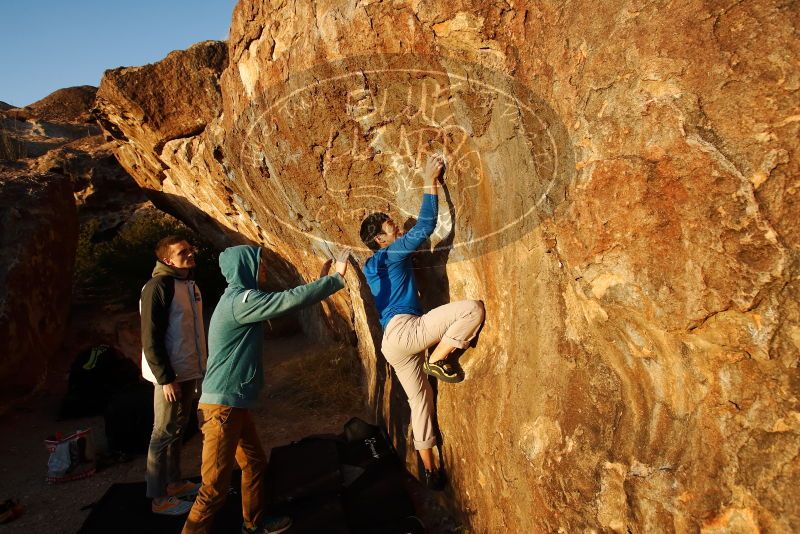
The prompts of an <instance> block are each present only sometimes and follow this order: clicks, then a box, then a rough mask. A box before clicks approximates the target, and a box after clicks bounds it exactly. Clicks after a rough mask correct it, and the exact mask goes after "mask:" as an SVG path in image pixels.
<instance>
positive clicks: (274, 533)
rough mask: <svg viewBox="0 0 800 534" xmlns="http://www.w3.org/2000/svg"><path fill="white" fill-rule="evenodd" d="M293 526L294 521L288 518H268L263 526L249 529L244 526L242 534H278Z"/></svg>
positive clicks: (262, 522)
mask: <svg viewBox="0 0 800 534" xmlns="http://www.w3.org/2000/svg"><path fill="white" fill-rule="evenodd" d="M291 526H292V519H291V518H290V517H286V516H271V515H268V516H266V517H265V518H264V519H263V520H262V521H261V526H258V527H253V528H247V527H246V526H244V525H242V534H278V533H279V532H283V531H285V530H288V529H289V527H291Z"/></svg>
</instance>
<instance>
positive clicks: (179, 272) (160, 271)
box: [151, 260, 194, 280]
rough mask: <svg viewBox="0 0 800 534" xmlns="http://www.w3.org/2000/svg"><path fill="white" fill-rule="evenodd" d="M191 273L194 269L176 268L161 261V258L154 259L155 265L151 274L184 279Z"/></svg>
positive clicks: (190, 275) (189, 276)
mask: <svg viewBox="0 0 800 534" xmlns="http://www.w3.org/2000/svg"><path fill="white" fill-rule="evenodd" d="M193 274H194V269H176V268H175V267H171V266H169V265H167V264H166V263H163V262H162V261H161V260H156V266H155V267H153V274H152V275H151V276H152V277H154V278H155V277H156V276H171V277H173V278H177V279H178V280H186V279H187V278H191V277H192V275H193Z"/></svg>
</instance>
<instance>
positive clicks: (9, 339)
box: [0, 167, 78, 411]
mask: <svg viewBox="0 0 800 534" xmlns="http://www.w3.org/2000/svg"><path fill="white" fill-rule="evenodd" d="M0 228H2V240H1V241H0V355H2V356H1V357H0V383H1V384H2V385H3V387H2V389H1V390H0V411H3V410H5V409H6V408H7V407H8V404H9V402H11V401H12V400H19V399H21V398H23V397H25V396H26V395H27V394H29V393H32V392H33V391H35V390H36V388H37V387H39V386H41V385H42V384H43V383H44V380H45V378H46V377H47V370H48V367H49V365H50V363H51V362H52V361H53V358H54V356H57V351H58V349H59V347H60V345H61V340H62V339H63V337H64V333H65V329H66V326H67V320H68V317H69V313H68V312H69V306H70V295H71V291H72V269H73V264H74V261H75V247H76V244H77V239H78V219H77V213H76V209H75V201H74V199H73V195H72V186H71V184H70V181H69V179H68V178H66V177H65V176H63V175H58V174H53V173H39V174H34V173H29V172H28V171H27V170H26V169H20V168H17V167H12V168H8V167H3V168H0Z"/></svg>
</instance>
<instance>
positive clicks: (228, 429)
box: [183, 245, 349, 534]
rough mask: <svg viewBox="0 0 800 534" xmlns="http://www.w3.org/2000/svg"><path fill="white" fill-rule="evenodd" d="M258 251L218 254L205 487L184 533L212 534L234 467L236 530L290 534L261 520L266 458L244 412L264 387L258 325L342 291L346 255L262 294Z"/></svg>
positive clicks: (206, 399)
mask: <svg viewBox="0 0 800 534" xmlns="http://www.w3.org/2000/svg"><path fill="white" fill-rule="evenodd" d="M261 252H262V249H260V248H258V247H252V246H247V245H242V246H238V247H231V248H228V249H226V250H224V251H223V252H222V254H220V256H219V266H220V269H221V270H222V274H223V275H224V276H225V279H226V280H227V282H228V287H227V288H226V289H225V292H224V293H223V294H222V298H220V301H219V304H217V307H216V309H214V315H212V317H211V325H210V326H209V335H208V344H209V358H208V371H207V373H206V377H205V379H204V380H203V395H202V396H201V397H200V405H199V410H198V412H199V419H200V426H201V430H202V432H203V466H202V470H201V472H202V475H203V486H202V487H201V488H200V492H199V493H198V495H197V500H195V503H194V506H193V507H192V511H191V512H190V513H189V518H188V519H187V520H186V525H185V526H184V527H183V533H184V534H190V533H199V532H204V533H205V532H210V531H211V525H212V522H213V519H214V513H215V512H216V511H217V510H219V508H220V507H221V506H222V505H223V504H224V503H225V498H226V497H227V494H228V488H229V487H230V482H231V473H232V471H233V467H234V462H235V463H238V464H239V467H241V468H242V515H243V517H244V523H245V524H244V526H243V527H242V532H243V533H245V534H249V533H256V532H257V533H260V534H276V533H278V532H283V531H284V530H286V529H288V528H289V527H290V526H291V524H292V522H291V520H290V519H289V518H288V517H270V516H267V515H265V514H264V500H263V493H264V491H263V484H262V482H263V475H264V470H265V468H266V465H267V457H266V455H265V454H264V450H263V449H262V447H261V441H260V440H259V438H258V434H257V433H256V427H255V424H254V423H253V418H252V416H251V414H250V410H251V409H252V408H253V407H254V406H255V404H256V402H257V400H258V394H259V392H260V391H261V388H262V387H263V385H264V367H263V363H262V351H263V344H264V327H263V324H264V321H266V320H268V319H272V318H273V317H278V316H279V315H283V314H285V313H288V312H290V311H294V310H297V309H300V308H303V307H305V306H310V305H312V304H315V303H317V302H319V301H321V300H323V299H325V298H327V297H328V296H330V295H332V294H333V293H335V292H337V291H339V290H340V289H342V288H343V287H344V278H343V276H344V274H345V273H346V272H347V263H346V258H347V253H348V252H349V251H346V253H345V255H342V256H340V258H339V261H337V263H336V272H335V273H334V274H332V275H330V276H327V274H328V270H329V269H330V266H331V263H330V261H329V262H327V263H326V264H325V266H324V267H323V270H322V274H321V276H320V278H319V280H316V281H314V282H311V283H310V284H306V285H304V286H299V287H296V288H294V289H289V290H288V291H281V292H278V293H269V292H266V291H261V290H260V288H263V287H264V284H265V283H266V281H267V265H266V263H265V262H264V259H263V258H262V256H261Z"/></svg>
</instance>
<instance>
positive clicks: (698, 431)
mask: <svg viewBox="0 0 800 534" xmlns="http://www.w3.org/2000/svg"><path fill="white" fill-rule="evenodd" d="M664 9H665V7H664V6H661V5H659V4H647V5H644V4H637V3H631V2H627V1H612V2H603V3H597V2H588V1H579V2H574V3H570V4H564V5H559V6H556V7H553V6H547V5H542V4H540V3H533V2H522V3H515V4H514V6H513V7H511V6H510V5H509V4H507V3H506V2H499V1H489V2H485V1H482V2H478V1H467V2H458V3H447V2H437V1H433V2H429V1H423V2H412V1H407V2H406V1H400V2H390V3H372V4H369V5H366V6H362V5H358V6H356V5H354V4H352V3H346V2H343V1H342V2H338V1H336V2H329V3H327V4H325V5H324V6H323V5H322V4H320V3H306V2H296V1H290V2H286V3H283V4H280V5H269V6H268V5H266V4H264V3H263V2H256V1H252V0H241V1H240V2H239V3H238V5H237V7H236V9H235V11H234V14H233V21H232V25H231V31H230V40H229V42H228V44H227V54H225V53H224V50H223V48H224V47H223V45H222V44H221V43H201V44H199V45H196V46H195V47H193V48H192V49H190V50H187V51H185V52H179V53H172V54H170V56H168V58H167V59H165V60H164V61H163V62H161V63H157V64H154V65H149V66H147V67H142V68H140V69H136V68H133V69H124V70H121V71H111V72H109V73H107V75H106V76H105V77H104V79H103V82H102V83H101V88H100V90H99V91H98V109H99V112H100V114H101V116H102V124H103V126H104V129H105V131H106V133H107V135H109V136H110V137H112V138H113V139H114V140H115V145H114V150H115V152H116V154H117V157H118V158H119V159H120V161H121V162H122V163H123V165H124V166H125V168H126V169H127V170H128V171H129V172H130V173H131V174H132V175H133V176H134V178H135V179H136V180H137V182H138V183H139V184H140V185H141V186H142V187H145V188H147V189H150V190H152V192H153V193H151V194H154V195H155V196H156V197H157V198H159V199H160V200H159V202H160V206H163V207H164V209H167V210H169V211H171V212H172V213H174V214H175V215H176V216H179V217H180V218H182V219H184V220H187V221H189V222H191V223H193V224H194V226H195V227H202V228H204V229H205V231H207V232H209V233H211V232H216V233H217V235H219V236H220V239H221V240H224V239H227V238H230V237H231V236H233V237H232V238H234V239H235V238H237V237H236V236H238V238H239V239H245V240H249V241H253V242H258V243H262V244H264V245H265V246H266V247H268V248H269V249H270V250H271V251H273V252H274V254H275V257H276V258H280V259H282V260H285V261H287V262H289V263H290V264H292V265H294V266H295V267H296V269H297V270H298V271H299V274H300V276H301V277H302V278H305V279H309V278H312V277H313V276H314V275H315V273H316V271H317V270H318V268H319V265H320V263H321V261H322V257H323V255H325V254H328V253H329V250H330V249H331V248H336V247H337V246H339V245H350V246H354V247H357V248H360V249H361V250H360V251H357V254H356V255H357V256H358V258H359V259H360V260H363V259H364V258H365V257H366V252H365V251H364V250H363V246H362V245H361V244H360V243H359V240H358V223H359V221H360V218H361V217H362V216H363V215H364V214H365V213H366V212H368V211H371V210H375V209H381V210H384V211H388V212H389V213H391V214H392V215H393V216H394V217H395V218H397V219H399V220H406V219H410V218H411V217H413V216H414V215H415V214H416V210H417V209H418V207H419V196H420V191H419V189H418V186H419V177H418V175H417V170H418V168H419V165H420V161H421V159H424V156H425V154H426V152H428V151H442V152H444V153H445V154H446V155H447V157H448V163H449V168H448V171H447V176H446V180H445V181H446V189H447V191H446V194H443V195H442V197H441V199H440V211H441V214H442V215H441V217H440V232H439V233H438V234H437V235H436V236H435V237H434V238H433V240H432V243H431V246H432V247H434V248H435V249H436V250H434V251H433V252H432V253H431V254H420V255H419V257H418V258H417V267H418V270H417V276H418V278H419V279H420V282H421V283H420V291H421V293H422V298H423V300H424V302H425V305H426V306H428V307H430V306H434V305H436V304H440V303H444V302H447V301H448V300H456V299H461V298H482V299H483V300H484V301H485V303H486V310H487V318H488V319H487V323H486V327H485V328H484V331H483V332H482V334H481V338H480V341H479V342H478V344H477V347H476V348H474V349H472V350H470V351H469V352H467V353H466V354H465V355H464V357H462V359H461V363H462V365H463V367H464V370H465V372H466V376H467V380H466V381H465V382H464V383H463V384H459V385H457V386H449V385H443V386H441V387H440V388H439V391H438V399H437V406H438V414H439V419H438V422H439V426H440V428H441V430H442V433H443V436H444V441H443V453H444V458H445V462H446V465H447V469H448V471H449V475H450V479H451V485H452V493H451V496H452V498H453V503H454V505H455V507H456V508H457V509H458V510H460V512H462V514H463V519H464V521H465V522H466V523H467V524H468V525H469V528H470V529H471V530H475V531H476V532H493V531H501V530H504V531H505V530H507V531H510V532H550V531H565V532H572V531H583V530H587V531H588V530H591V531H607V532H639V531H641V532H660V531H680V532H685V531H705V532H730V531H736V532H758V531H767V532H791V531H797V530H799V529H800V511H798V509H797V507H796V506H795V505H794V503H795V502H796V501H797V499H798V497H800V493H799V491H800V490H798V488H800V484H799V483H800V464H798V462H797V461H796V459H797V455H798V453H799V452H800V439H798V438H799V437H800V436H799V435H800V401H798V398H800V375H799V374H798V366H800V334H799V333H798V332H800V283H798V274H800V229H799V228H800V227H798V225H797V224H796V221H797V220H798V214H800V210H798V196H797V190H798V182H797V177H798V176H800V168H798V155H797V139H798V137H799V135H798V134H800V131H799V129H800V120H798V116H797V110H796V107H797V106H796V104H797V99H796V92H797V89H798V87H800V72H798V67H797V64H796V61H794V58H796V57H798V55H799V53H800V50H799V48H800V47H799V46H798V40H797V37H796V35H795V33H794V27H795V26H796V25H797V20H796V19H797V11H796V10H795V9H793V8H792V7H791V6H790V5H789V4H780V3H776V2H771V1H766V0H764V1H761V0H759V1H754V2H748V3H736V4H733V5H731V6H715V5H711V4H682V5H680V6H678V5H674V4H672V5H670V6H669V9H668V16H665V15H664V11H663V10H664ZM178 88H180V90H179V89H178ZM190 104H194V105H190ZM279 272H280V271H279ZM325 311H326V314H325V316H324V317H322V318H321V319H320V323H321V328H322V329H324V330H327V331H330V332H334V333H336V334H337V335H339V336H348V335H350V332H352V331H354V332H355V336H356V340H355V342H356V343H357V344H358V347H359V349H360V354H361V358H362V360H363V364H364V370H365V374H366V387H367V395H368V397H369V399H370V401H371V402H372V403H373V404H374V405H375V407H376V408H377V412H378V413H380V414H381V415H382V417H383V418H384V419H385V421H386V422H387V425H388V426H389V429H390V431H391V432H392V434H393V436H394V438H395V440H396V443H397V445H398V447H399V448H400V449H401V450H402V451H403V452H404V453H407V455H408V459H409V465H410V466H411V467H412V468H415V467H416V466H415V464H414V460H413V458H414V456H413V453H412V451H410V447H409V446H408V443H409V441H408V428H407V425H406V424H405V423H406V422H407V420H404V419H403V417H404V414H406V410H407V408H406V407H405V400H404V398H403V396H402V394H401V393H399V392H398V389H399V387H398V385H397V384H396V383H395V382H394V381H393V380H392V378H391V374H390V373H387V368H386V365H385V362H384V361H383V359H382V357H381V356H380V352H379V346H378V344H379V342H380V331H379V328H378V327H377V325H376V321H375V315H374V309H373V308H372V304H371V300H370V298H369V293H368V290H367V289H366V288H365V286H364V283H363V278H362V277H360V276H359V273H358V269H354V272H352V273H351V274H350V275H349V278H348V294H346V295H341V294H340V295H338V296H337V297H336V298H334V299H332V301H331V302H329V303H327V304H326V305H325Z"/></svg>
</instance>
